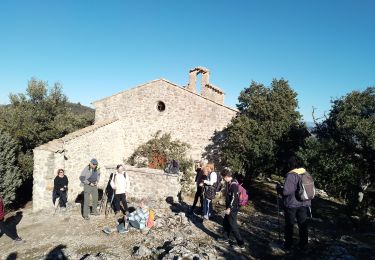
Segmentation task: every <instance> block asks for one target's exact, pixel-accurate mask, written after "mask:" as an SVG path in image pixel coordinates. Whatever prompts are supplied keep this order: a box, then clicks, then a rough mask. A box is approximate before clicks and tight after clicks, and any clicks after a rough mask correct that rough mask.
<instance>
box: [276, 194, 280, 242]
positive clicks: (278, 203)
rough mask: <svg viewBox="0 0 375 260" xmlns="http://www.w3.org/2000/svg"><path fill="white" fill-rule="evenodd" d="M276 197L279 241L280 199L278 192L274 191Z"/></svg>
mask: <svg viewBox="0 0 375 260" xmlns="http://www.w3.org/2000/svg"><path fill="white" fill-rule="evenodd" d="M276 196H277V197H276V199H277V224H278V226H279V228H278V232H279V242H280V241H281V224H280V199H279V194H277V193H276Z"/></svg>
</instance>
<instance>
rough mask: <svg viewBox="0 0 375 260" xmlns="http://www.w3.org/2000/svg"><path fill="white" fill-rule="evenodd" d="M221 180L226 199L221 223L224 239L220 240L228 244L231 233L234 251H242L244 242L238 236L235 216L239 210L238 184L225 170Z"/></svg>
mask: <svg viewBox="0 0 375 260" xmlns="http://www.w3.org/2000/svg"><path fill="white" fill-rule="evenodd" d="M223 178H224V181H225V183H226V197H225V216H224V222H223V228H224V238H222V239H221V240H222V241H223V242H224V243H226V244H229V237H230V234H231V233H233V235H234V237H235V238H236V241H237V245H236V246H233V247H234V248H235V249H237V250H238V249H239V250H243V249H245V247H244V241H243V239H242V236H241V234H240V230H239V227H238V223H237V214H238V211H239V209H240V192H239V184H238V181H237V180H236V179H234V178H233V175H232V172H231V171H230V170H229V169H228V168H225V169H224V170H223Z"/></svg>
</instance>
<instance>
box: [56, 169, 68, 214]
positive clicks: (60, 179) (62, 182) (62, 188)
mask: <svg viewBox="0 0 375 260" xmlns="http://www.w3.org/2000/svg"><path fill="white" fill-rule="evenodd" d="M68 183H69V181H68V177H66V175H65V173H64V170H63V169H59V170H58V171H57V176H56V177H55V179H54V181H53V184H54V185H53V196H52V201H53V204H56V200H57V198H59V206H60V207H61V208H62V209H64V210H66V202H67V200H68V196H67V192H68ZM56 207H57V205H56Z"/></svg>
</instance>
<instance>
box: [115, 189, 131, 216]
mask: <svg viewBox="0 0 375 260" xmlns="http://www.w3.org/2000/svg"><path fill="white" fill-rule="evenodd" d="M120 202H121V203H122V205H123V206H124V208H123V209H122V208H121V205H120ZM120 210H121V211H122V213H124V214H125V212H126V211H128V203H127V202H126V195H125V193H121V194H115V212H118V211H120Z"/></svg>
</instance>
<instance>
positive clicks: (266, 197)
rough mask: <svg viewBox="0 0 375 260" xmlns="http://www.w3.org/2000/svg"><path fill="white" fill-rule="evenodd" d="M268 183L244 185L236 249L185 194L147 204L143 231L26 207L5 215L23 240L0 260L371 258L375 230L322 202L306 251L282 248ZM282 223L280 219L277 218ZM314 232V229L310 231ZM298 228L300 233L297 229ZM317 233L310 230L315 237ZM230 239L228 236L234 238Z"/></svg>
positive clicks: (4, 244)
mask: <svg viewBox="0 0 375 260" xmlns="http://www.w3.org/2000/svg"><path fill="white" fill-rule="evenodd" d="M273 187H274V185H273V184H270V183H266V184H264V183H255V184H254V185H253V186H252V188H251V189H250V205H249V206H247V207H245V208H243V209H241V212H240V213H239V222H240V226H241V232H242V234H243V236H244V238H245V241H246V248H245V250H242V251H236V250H234V249H233V248H232V247H231V246H230V245H226V244H223V243H220V242H218V241H217V240H216V239H217V238H218V237H220V236H221V223H222V212H223V210H224V208H223V207H222V206H220V205H219V204H217V205H215V210H216V212H217V214H216V215H215V217H214V218H213V220H211V221H204V222H202V219H201V217H200V216H199V215H196V214H195V215H189V214H187V212H188V211H189V205H190V204H191V198H184V201H185V202H178V203H171V202H170V201H169V203H168V202H166V201H151V207H152V208H153V209H154V210H155V212H156V219H155V226H154V227H153V228H152V229H150V230H144V231H142V232H140V231H138V230H134V229H133V230H130V232H128V233H126V234H118V233H117V232H114V233H112V234H110V235H107V234H105V233H103V232H102V229H103V228H104V227H108V226H110V227H114V225H115V218H114V216H109V217H108V218H107V219H106V218H105V217H104V216H103V215H101V216H96V217H94V216H93V217H91V219H90V220H89V221H85V220H83V218H82V217H81V215H80V211H79V208H78V207H75V206H74V207H72V208H71V209H70V210H69V211H67V212H64V213H63V212H58V213H57V214H55V215H54V213H53V212H52V211H51V212H39V213H32V212H31V208H28V207H26V208H25V209H22V211H19V212H18V213H16V212H14V213H12V214H10V216H8V218H9V221H10V222H13V223H15V224H17V223H18V224H17V230H18V234H19V235H20V236H21V237H22V238H23V239H24V240H25V241H26V242H25V243H23V244H15V243H14V242H13V241H12V240H11V239H9V238H8V237H7V236H5V235H3V236H2V237H1V238H0V248H1V251H0V252H1V254H0V256H1V259H134V258H139V259H375V258H374V255H375V227H374V225H371V224H367V225H366V226H365V227H364V228H363V224H362V223H356V222H355V220H352V219H351V218H348V217H347V216H346V215H345V214H343V213H342V212H343V206H342V205H341V204H339V203H337V202H334V201H332V200H328V199H316V200H315V201H314V204H313V209H314V210H313V214H314V215H315V216H314V219H313V224H314V225H313V227H314V229H313V228H311V229H310V234H311V241H310V244H309V249H308V250H307V251H305V252H301V251H299V250H298V249H294V250H292V251H290V252H283V251H282V250H281V249H280V247H279V236H278V230H279V225H278V223H279V222H278V217H277V216H278V215H277V203H276V202H277V199H276V194H275V193H274V188H273ZM280 222H281V225H282V223H283V219H282V217H281V219H280ZM313 230H315V232H313ZM296 233H298V230H296ZM314 233H315V235H314ZM232 242H233V243H234V241H232Z"/></svg>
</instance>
